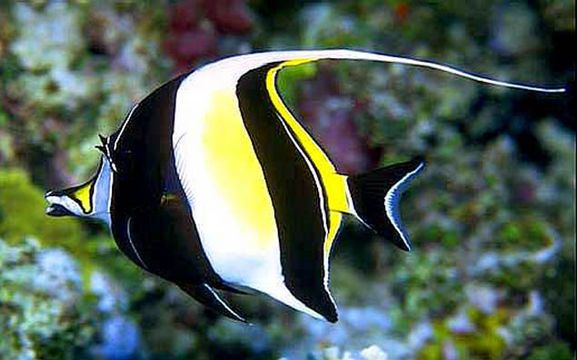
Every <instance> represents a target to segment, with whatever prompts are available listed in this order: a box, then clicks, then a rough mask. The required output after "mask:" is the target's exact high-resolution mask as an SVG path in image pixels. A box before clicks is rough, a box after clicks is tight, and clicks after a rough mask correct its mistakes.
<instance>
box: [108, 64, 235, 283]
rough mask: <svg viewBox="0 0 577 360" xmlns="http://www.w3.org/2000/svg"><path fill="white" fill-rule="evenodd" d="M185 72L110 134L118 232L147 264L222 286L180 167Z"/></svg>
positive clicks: (131, 253)
mask: <svg viewBox="0 0 577 360" xmlns="http://www.w3.org/2000/svg"><path fill="white" fill-rule="evenodd" d="M185 77H186V75H183V76H180V77H178V78H176V79H174V80H172V81H170V82H168V83H166V84H164V85H163V86H161V87H160V88H158V89H156V90H155V91H154V92H152V93H151V94H150V95H149V96H147V97H146V98H145V99H144V100H142V101H141V102H140V104H139V105H138V106H137V107H136V108H135V109H134V111H133V112H132V114H131V115H130V117H129V118H127V119H126V120H125V122H124V123H123V124H122V126H121V128H120V130H119V131H118V132H117V133H115V134H113V135H112V136H111V137H110V139H109V145H110V146H111V147H112V149H113V153H112V154H111V160H112V161H113V162H114V163H115V164H116V168H117V172H115V173H113V190H112V202H111V221H112V233H113V235H114V238H115V240H116V242H117V244H118V246H119V247H120V249H121V250H122V251H123V252H124V253H125V254H126V255H127V256H128V257H129V258H131V259H132V260H133V261H134V262H135V263H137V264H139V265H141V266H143V267H144V268H145V269H146V270H148V271H150V272H152V273H155V274H157V275H159V276H161V277H163V278H165V279H167V280H169V281H173V282H176V283H179V284H201V283H208V284H210V285H212V286H214V287H217V288H219V287H220V288H222V287H226V285H225V284H224V283H223V281H222V279H221V278H220V277H219V276H218V275H217V274H216V273H215V272H214V270H213V268H212V266H211V265H210V263H209V261H208V258H207V257H206V254H205V252H204V250H203V248H202V245H201V242H200V237H199V234H198V231H197V228H196V224H195V222H194V219H193V217H192V211H191V209H190V206H189V204H188V200H187V198H186V194H185V193H184V190H183V188H182V185H181V184H180V181H179V179H178V176H177V173H176V165H175V160H174V150H173V143H172V135H173V128H174V113H175V106H176V94H177V91H178V89H179V86H180V84H181V82H182V80H184V78H185ZM129 219H130V224H128V221H129ZM128 225H130V229H129V228H128Z"/></svg>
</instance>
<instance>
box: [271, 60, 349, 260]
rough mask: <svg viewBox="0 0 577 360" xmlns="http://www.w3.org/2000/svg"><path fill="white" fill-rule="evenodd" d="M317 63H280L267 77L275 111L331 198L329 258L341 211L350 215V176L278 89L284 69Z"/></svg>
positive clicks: (306, 61)
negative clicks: (338, 167) (342, 172)
mask: <svg viewBox="0 0 577 360" xmlns="http://www.w3.org/2000/svg"><path fill="white" fill-rule="evenodd" d="M315 60H316V59H297V60H290V61H285V62H282V63H280V64H279V65H277V66H275V67H273V68H272V69H270V70H269V71H268V73H267V76H266V88H267V92H268V94H269V96H270V99H271V101H272V103H273V105H274V107H275V109H276V110H277V111H278V112H279V114H280V116H281V117H282V119H283V121H284V122H285V123H286V124H287V125H288V126H289V127H290V129H291V130H292V131H293V133H294V134H295V135H296V137H297V139H298V141H299V142H300V144H302V146H303V148H304V151H305V152H306V154H307V155H308V156H309V158H310V160H311V161H312V162H313V164H314V166H315V168H316V170H317V171H318V173H319V175H320V177H321V183H322V186H323V188H324V190H325V192H326V197H327V198H326V199H325V201H326V202H327V205H328V206H327V207H328V209H329V224H330V227H329V230H328V233H327V236H326V238H325V243H324V252H325V255H328V253H329V251H330V248H331V246H332V243H333V240H334V238H335V236H336V234H337V231H338V229H339V226H340V223H341V218H342V215H341V214H340V212H347V210H348V204H347V200H346V181H345V180H346V177H345V176H342V175H339V174H337V172H336V169H335V167H334V165H333V164H332V163H331V161H330V160H329V158H328V156H327V155H326V154H325V153H324V151H323V150H322V149H321V147H320V146H319V145H318V144H317V143H316V142H315V141H314V139H313V138H312V137H311V136H310V135H309V133H308V132H307V131H306V130H305V129H304V128H303V126H302V125H301V124H299V122H298V121H297V120H296V119H295V118H294V116H293V115H292V113H291V112H290V110H289V109H288V108H287V106H286V105H285V103H284V101H283V100H282V98H281V96H280V94H279V93H278V90H277V88H276V76H277V74H278V72H279V71H280V70H281V69H282V68H283V67H286V66H296V65H301V64H305V63H308V62H312V61H315ZM321 196H322V195H321Z"/></svg>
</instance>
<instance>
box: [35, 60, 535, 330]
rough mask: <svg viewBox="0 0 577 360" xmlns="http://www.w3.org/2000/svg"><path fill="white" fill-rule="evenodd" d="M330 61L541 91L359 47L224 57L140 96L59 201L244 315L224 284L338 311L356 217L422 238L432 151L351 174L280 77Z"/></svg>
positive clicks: (305, 307)
mask: <svg viewBox="0 0 577 360" xmlns="http://www.w3.org/2000/svg"><path fill="white" fill-rule="evenodd" d="M321 59H351V60H373V61H381V62H395V63H404V64H408V65H415V66H423V67H428V68H434V69H437V70H441V71H445V72H449V73H452V74H455V75H458V76H462V77H467V78H470V79H473V80H477V81H482V82H488V83H491V84H495V85H503V84H505V85H506V86H510V87H520V88H525V89H531V90H535V89H536V88H531V87H526V86H522V85H511V84H507V83H502V82H498V81H494V80H488V79H485V78H481V77H478V76H476V75H471V74H468V73H463V72H461V71H459V70H455V69H453V68H449V67H445V66H443V65H438V64H433V63H428V62H422V61H418V60H412V59H406V58H398V57H391V56H387V55H380V54H374V53H366V52H357V51H349V50H320V51H289V52H270V53H258V54H250V55H242V56H237V57H232V58H228V59H224V60H221V61H218V62H215V63H212V64H209V65H206V66H204V67H202V68H200V69H198V70H195V71H192V72H191V73H188V74H184V75H181V76H179V77H177V78H175V79H173V80H171V81H169V82H167V83H166V84H164V85H162V86H161V87H159V88H158V89H156V90H155V91H153V92H152V93H151V94H150V95H148V96H147V97H146V98H145V99H143V100H142V101H141V102H139V103H138V104H137V105H135V106H134V107H133V108H132V110H131V111H130V113H129V115H128V116H127V117H126V119H125V120H124V122H123V123H122V125H121V126H120V128H119V130H118V131H117V132H116V133H114V134H112V135H111V136H109V137H108V138H102V139H101V140H102V145H101V146H99V149H100V150H101V151H102V152H103V157H102V160H101V164H100V166H99V169H98V171H97V173H96V175H95V176H94V178H93V179H92V180H90V181H89V182H87V183H86V184H83V185H81V186H80V187H75V188H71V189H66V190H63V191H59V192H49V193H48V194H47V196H46V197H47V200H48V201H49V202H50V204H51V205H50V206H49V208H48V210H47V213H48V214H51V215H65V214H67V212H68V213H69V214H73V215H78V216H92V217H98V218H100V219H102V220H104V221H106V222H108V224H109V226H110V228H111V231H112V235H113V237H114V239H115V241H116V243H117V244H118V247H119V248H120V249H121V250H122V251H123V252H124V253H125V254H126V255H127V256H128V257H129V258H130V259H131V260H132V261H133V262H134V263H136V264H137V265H138V266H140V267H142V268H143V269H145V270H147V271H149V272H151V273H154V274H156V275H158V276H161V277H162V278H164V279H166V280H168V281H171V282H173V283H175V284H177V285H178V286H180V287H181V288H182V289H183V290H184V291H186V292H187V293H188V294H190V295H191V296H192V297H194V298H196V299H197V300H199V301H200V302H201V303H203V304H205V305H207V306H209V307H211V308H213V309H215V310H216V311H218V312H220V313H221V314H223V315H226V316H228V317H231V318H233V319H236V320H243V318H242V317H241V316H240V315H239V314H238V313H237V312H235V311H234V310H232V309H231V308H230V307H229V306H228V305H227V304H226V303H225V302H224V301H223V300H222V299H221V298H220V297H219V295H218V293H217V292H216V291H215V289H217V290H226V291H233V292H243V291H244V289H252V290H256V291H258V292H261V293H264V294H267V295H269V296H271V297H273V298H274V299H276V300H278V301H280V302H282V303H284V304H286V305H288V306H291V307H293V308H295V309H297V310H299V311H302V312H305V313H307V314H309V315H311V316H314V317H316V318H321V319H326V320H327V321H330V322H335V321H337V318H338V316H337V310H336V306H335V303H334V301H333V298H332V296H331V294H330V291H329V258H330V252H331V248H332V246H333V244H334V240H335V237H336V235H337V232H338V229H339V227H340V225H341V222H342V217H343V215H346V214H348V215H351V216H354V217H355V218H357V219H358V220H359V221H361V222H362V223H363V224H364V225H366V226H367V227H369V228H371V229H373V230H374V231H375V232H377V233H378V234H379V235H381V236H382V237H384V238H386V239H388V240H390V241H391V242H393V243H394V244H395V245H397V246H398V247H400V248H401V249H403V250H410V248H411V244H410V240H409V236H408V234H407V232H406V231H405V229H404V226H403V224H402V222H401V220H400V215H399V211H398V203H399V199H400V194H401V193H402V191H403V190H404V189H405V188H406V187H407V185H408V183H409V182H410V181H411V180H412V179H413V178H414V177H415V176H416V175H417V174H418V173H419V172H420V171H421V170H422V169H423V167H424V162H423V160H422V159H421V158H415V159H413V160H410V161H407V162H405V163H401V164H395V165H392V166H389V167H386V168H382V169H377V170H375V171H372V172H369V173H367V174H361V175H345V174H339V173H338V172H337V171H336V168H335V166H334V165H333V164H332V162H331V161H330V159H329V157H328V156H327V154H326V153H325V152H324V151H323V149H322V148H321V147H320V146H319V144H318V143H317V142H316V141H315V140H314V139H313V137H312V136H311V135H310V134H309V133H308V132H307V131H306V129H305V128H304V127H303V126H302V125H301V124H300V123H299V122H298V121H297V119H296V117H295V116H294V115H293V113H292V112H291V110H290V109H289V108H288V107H287V106H286V105H285V103H284V101H283V99H282V97H281V95H280V94H279V92H278V89H277V86H276V79H277V76H278V73H279V72H280V71H281V70H282V69H283V68H286V67H289V66H297V65H300V64H303V63H307V62H313V61H317V60H321ZM537 90H543V89H537ZM90 189H92V190H90ZM95 189H96V190H97V191H95ZM93 204H99V205H98V206H94V205H93ZM96 214H98V215H96Z"/></svg>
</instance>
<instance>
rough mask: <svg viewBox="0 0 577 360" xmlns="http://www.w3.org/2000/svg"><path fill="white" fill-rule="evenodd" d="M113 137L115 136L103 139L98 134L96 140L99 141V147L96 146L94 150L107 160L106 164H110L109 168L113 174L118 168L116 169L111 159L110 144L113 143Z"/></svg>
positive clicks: (103, 137) (111, 150)
mask: <svg viewBox="0 0 577 360" xmlns="http://www.w3.org/2000/svg"><path fill="white" fill-rule="evenodd" d="M114 135H115V134H112V135H110V136H108V137H105V136H103V135H101V134H98V138H99V139H100V143H101V145H96V146H95V148H96V149H98V151H100V152H101V153H102V155H104V157H105V158H106V160H108V162H109V163H110V168H111V169H112V171H114V172H115V173H118V168H117V167H116V164H115V163H114V159H113V148H112V144H113V143H114V141H113V137H114Z"/></svg>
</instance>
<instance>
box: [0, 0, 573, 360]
mask: <svg viewBox="0 0 577 360" xmlns="http://www.w3.org/2000/svg"><path fill="white" fill-rule="evenodd" d="M273 4H274V5H273ZM571 44H573V45H571ZM575 44H576V42H575V3H574V2H573V1H570V0H527V1H496V0H469V1H466V2H463V1H438V2H437V1H427V2H421V1H408V0H379V1H376V0H360V1H352V0H351V1H335V2H312V1H297V0H287V1H283V2H270V1H265V0H254V1H242V0H172V1H169V0H160V1H153V2H149V1H122V2H114V1H110V0H105V1H97V2H96V1H95V2H90V1H72V0H71V1H67V2H66V1H41V0H36V1H29V2H19V1H0V334H1V336H0V358H2V359H72V358H82V359H90V358H96V359H184V358H194V359H271V358H280V357H285V358H287V359H412V358H416V359H448V360H451V359H467V358H476V359H512V358H521V357H522V358H528V359H534V360H536V359H571V358H573V356H574V355H573V354H574V350H575V342H574V340H575V308H574V305H575V109H576V108H577V107H576V104H575V97H574V92H573V90H574V84H575ZM335 47H346V48H354V49H367V50H373V51H377V52H382V53H388V54H396V55H403V56H411V57H416V58H420V59H427V60H433V61H436V62H441V63H448V64H452V65H454V66H456V67H458V68H461V69H465V70H469V71H472V72H475V73H479V74H483V75H486V76H489V77H494V78H498V79H502V80H508V81H515V82H520V83H526V84H535V85H543V86H545V85H548V86H555V87H557V86H569V88H570V90H571V91H570V92H569V93H568V94H539V93H530V92H526V91H519V90H511V89H504V88H495V87H490V86H486V85H480V84H477V83H473V82H471V81H466V80H463V79H459V78H455V77H453V76H448V75H446V74H440V73H437V72H432V71H427V70H422V69H415V68H409V67H406V66H394V65H386V64H373V63H361V62H339V63H336V62H331V61H328V62H324V63H322V64H319V65H305V66H300V67H296V68H291V69H289V70H286V71H284V72H283V73H282V74H281V78H280V86H281V88H282V94H283V96H284V97H285V99H286V101H287V102H288V103H289V104H290V106H291V107H292V108H293V109H294V111H295V112H296V113H297V114H299V116H300V118H301V119H302V120H303V124H304V125H305V126H306V127H307V128H308V129H309V130H310V131H311V132H312V133H313V134H314V136H315V137H316V138H317V139H318V141H319V142H320V143H321V144H322V145H323V146H324V148H325V149H326V150H327V152H328V153H329V154H330V156H331V158H332V159H333V161H334V162H335V164H336V166H337V168H338V169H339V171H341V172H344V173H358V172H363V171H367V170H370V169H373V168H376V167H378V166H385V165H388V164H391V163H395V162H398V161H404V160H407V159H409V158H411V157H412V156H414V155H418V154H425V155H426V158H427V160H428V167H427V169H426V171H425V172H423V174H422V175H421V176H420V178H419V179H418V180H416V181H415V182H414V183H413V185H412V186H411V188H410V190H409V191H408V192H407V193H406V194H405V196H404V198H403V202H402V214H403V218H404V221H405V223H406V225H407V227H408V229H409V231H410V233H411V234H412V237H413V243H414V251H413V252H411V253H405V252H402V251H400V250H397V249H396V248H394V247H393V246H392V245H391V244H389V243H384V242H383V241H381V240H379V239H378V238H376V237H374V235H373V234H372V233H371V232H369V231H367V230H365V229H364V228H362V227H361V226H359V224H358V223H356V222H354V221H350V222H347V223H346V224H345V226H344V227H343V229H342V230H341V233H340V235H339V238H338V241H337V243H336V247H335V249H334V253H333V261H332V267H331V280H332V291H333V295H334V297H335V299H336V302H337V304H338V306H339V310H340V321H339V322H338V323H337V324H335V325H332V324H325V323H323V322H320V321H317V320H315V319H312V318H310V317H307V316H306V315H301V314H299V313H297V312H295V311H293V310H290V309H288V308H286V307H284V306H282V305H280V304H278V303H276V302H274V301H272V300H270V299H267V298H265V297H245V296H234V297H232V298H230V301H231V302H232V303H233V304H234V305H235V306H236V307H238V308H241V309H243V312H244V313H245V314H247V315H248V317H249V319H251V320H252V322H253V323H254V325H253V326H245V325H242V324H238V323H234V322H231V321H229V320H226V319H222V318H220V317H218V316H216V315H215V314H213V313H212V312H210V311H209V310H206V309H205V308H204V307H202V306H200V305H199V304H197V303H196V302H194V301H193V300H192V299H190V298H188V297H187V296H186V295H184V294H183V293H181V292H180V291H179V290H178V289H177V288H176V287H174V286H171V285H170V284H167V283H165V282H163V281H161V280H159V279H157V278H156V277H154V276H151V275H149V274H146V273H145V272H143V271H141V270H139V269H137V268H136V266H135V265H133V264H132V263H131V262H130V261H129V260H128V259H127V258H125V257H124V256H123V255H122V254H120V252H119V251H118V250H117V248H116V246H115V245H114V243H113V240H112V239H111V237H110V235H109V234H108V230H107V229H106V228H105V227H104V226H102V225H100V224H96V223H90V222H86V221H78V220H75V219H54V218H48V217H46V216H45V215H44V208H45V203H44V199H43V194H44V192H45V191H46V190H47V189H52V188H56V187H61V186H69V185H72V184H77V183H79V182H81V181H83V180H85V179H86V178H87V177H88V176H89V175H90V174H91V173H92V171H94V168H95V166H96V164H97V160H98V157H99V154H98V152H97V150H96V149H94V145H96V144H97V143H98V138H97V134H99V133H101V134H104V135H108V134H110V133H111V132H113V131H114V130H115V129H116V128H117V127H118V126H119V124H120V123H121V121H122V120H123V118H124V116H125V115H126V113H127V111H128V110H129V109H130V108H131V106H132V104H134V103H135V102H137V101H138V100H139V99H141V98H142V97H143V96H144V95H146V94H147V93H149V92H150V91H152V90H153V89H155V88H156V87H157V86H159V85H160V84H162V83H163V82H165V81H167V80H169V79H170V78H171V77H173V76H175V75H177V74H180V73H183V72H186V71H189V70H191V69H193V68H195V67H198V66H201V65H202V64H205V63H208V62H210V61H213V60H215V59H218V58H221V57H224V56H227V55H233V54H241V53H248V52H252V51H257V50H269V49H310V48H335Z"/></svg>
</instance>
